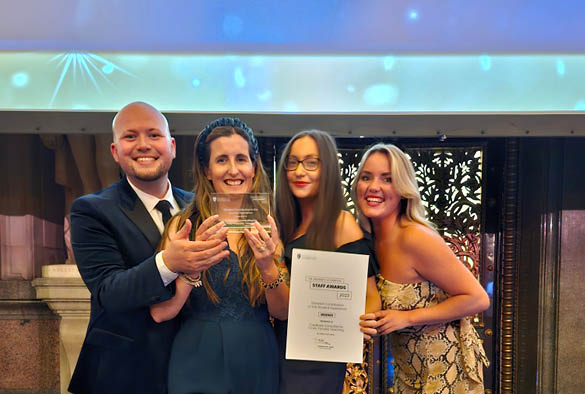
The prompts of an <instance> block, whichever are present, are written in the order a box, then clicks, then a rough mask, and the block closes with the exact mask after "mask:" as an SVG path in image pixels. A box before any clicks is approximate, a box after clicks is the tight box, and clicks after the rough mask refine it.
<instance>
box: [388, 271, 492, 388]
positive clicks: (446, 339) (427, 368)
mask: <svg viewBox="0 0 585 394" xmlns="http://www.w3.org/2000/svg"><path fill="white" fill-rule="evenodd" d="M378 290H379V292H380V295H381V297H382V307H383V308H384V309H394V310H412V309H418V308H426V307H429V306H433V305H436V304H438V303H440V302H442V301H444V300H445V299H446V298H448V297H449V295H448V294H447V293H445V292H444V291H443V290H441V289H440V288H439V287H438V286H436V285H435V284H434V283H431V282H428V281H425V282H419V283H413V284H399V283H393V282H390V281H388V280H386V279H384V278H383V277H382V276H381V275H378ZM390 347H391V349H392V354H393V355H394V362H395V365H394V393H417V394H431V393H440V394H463V393H478V394H479V393H483V392H484V390H483V366H484V365H485V366H488V365H489V362H488V359H487V357H486V355H485V352H484V350H483V347H482V345H481V342H480V339H479V336H478V335H477V332H476V331H475V328H474V327H473V325H472V324H471V322H470V320H469V318H463V319H461V320H458V321H453V322H450V323H446V324H445V323H442V324H434V325H423V326H414V327H407V328H405V329H402V330H400V331H395V332H393V333H391V334H390Z"/></svg>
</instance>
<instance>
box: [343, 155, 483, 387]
mask: <svg viewBox="0 0 585 394" xmlns="http://www.w3.org/2000/svg"><path fill="white" fill-rule="evenodd" d="M352 196H353V198H354V201H355V202H356V205H357V207H358V212H359V216H360V220H361V223H363V224H364V225H365V227H368V228H371V231H372V235H373V237H374V245H375V250H376V255H377V257H378V262H379V264H380V274H379V276H378V290H379V292H380V295H381V298H382V310H380V311H377V312H375V313H367V314H365V315H364V316H362V323H361V324H362V331H363V332H364V333H365V334H367V335H385V334H390V346H391V349H392V354H393V355H394V358H395V374H394V376H395V381H394V392H395V393H425V394H426V393H429V394H430V393H444V394H446V393H453V394H455V393H483V366H484V365H487V358H486V356H485V353H484V350H483V348H482V345H481V343H480V341H479V337H478V336H477V333H476V332H475V329H474V328H473V326H472V325H471V323H470V321H469V319H468V318H466V316H470V315H473V314H476V313H478V312H482V311H484V310H485V309H487V308H488V307H489V298H488V296H487V294H486V292H485V291H484V289H483V288H482V287H481V285H480V284H479V282H478V281H477V280H476V279H475V278H474V277H473V275H472V274H471V272H470V271H469V270H468V269H467V268H466V267H465V266H464V265H463V263H461V262H460V261H459V260H458V259H457V257H456V256H455V255H454V254H453V252H451V250H450V249H449V247H448V246H447V245H446V244H445V242H444V241H443V239H442V238H441V236H440V235H439V234H438V233H437V232H436V231H435V229H434V227H433V226H432V225H431V224H430V223H429V222H428V221H427V219H426V218H425V210H424V207H423V206H422V203H421V199H420V195H419V192H418V185H417V182H416V178H415V173H414V169H413V167H412V164H411V162H410V160H409V158H408V157H407V156H406V155H405V154H404V153H403V152H402V151H401V150H400V149H398V148H397V147H395V146H394V145H384V144H378V145H375V146H373V147H372V148H370V149H369V150H368V151H366V153H365V154H364V156H363V158H362V160H361V163H360V166H359V169H358V176H357V177H356V179H355V181H354V183H353V185H352Z"/></svg>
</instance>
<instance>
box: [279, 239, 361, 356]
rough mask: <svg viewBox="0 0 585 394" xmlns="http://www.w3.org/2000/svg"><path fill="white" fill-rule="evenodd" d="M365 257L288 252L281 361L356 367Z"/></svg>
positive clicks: (316, 252)
mask: <svg viewBox="0 0 585 394" xmlns="http://www.w3.org/2000/svg"><path fill="white" fill-rule="evenodd" d="M368 260H369V256H368V255H363V254H352V253H338V252H324V251H318V250H307V249H293V250H292V268H291V279H290V302H289V311H288V333H287V338H286V358H287V359H292V360H313V361H334V362H351V363H361V362H362V352H363V350H362V349H363V347H362V346H363V334H362V332H361V331H360V325H359V322H360V319H359V316H360V315H362V314H363V313H364V312H365V306H366V287H367V280H368Z"/></svg>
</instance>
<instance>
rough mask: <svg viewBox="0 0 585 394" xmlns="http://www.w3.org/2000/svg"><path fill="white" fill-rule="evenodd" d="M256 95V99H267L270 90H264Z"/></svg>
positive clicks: (270, 93)
mask: <svg viewBox="0 0 585 394" xmlns="http://www.w3.org/2000/svg"><path fill="white" fill-rule="evenodd" d="M256 97H258V100H260V101H267V100H270V98H271V97H272V92H271V91H270V90H265V91H263V92H262V93H258V94H257V95H256Z"/></svg>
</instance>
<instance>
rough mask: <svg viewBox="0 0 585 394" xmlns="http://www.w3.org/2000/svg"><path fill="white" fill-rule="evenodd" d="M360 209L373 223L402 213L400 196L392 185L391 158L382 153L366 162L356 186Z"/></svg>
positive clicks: (370, 157) (372, 156)
mask: <svg viewBox="0 0 585 394" xmlns="http://www.w3.org/2000/svg"><path fill="white" fill-rule="evenodd" d="M356 196H357V200H358V201H357V203H358V204H359V208H360V210H361V211H362V213H363V214H364V216H366V217H368V218H370V219H372V220H373V221H376V220H382V219H385V218H387V217H389V216H391V215H398V214H399V212H400V200H401V197H400V194H399V193H398V192H397V191H396V190H395V189H394V186H393V184H392V172H391V166H390V158H389V157H388V155H386V154H384V153H382V152H374V153H372V154H371V155H370V156H369V157H368V158H367V159H366V161H365V163H364V166H363V168H362V172H361V173H360V174H359V178H358V182H357V185H356Z"/></svg>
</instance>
